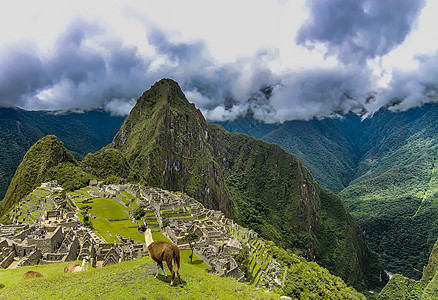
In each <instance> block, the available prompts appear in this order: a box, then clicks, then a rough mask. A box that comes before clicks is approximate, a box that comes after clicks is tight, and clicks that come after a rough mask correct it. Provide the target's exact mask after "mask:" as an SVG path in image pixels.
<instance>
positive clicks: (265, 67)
mask: <svg viewBox="0 0 438 300" xmlns="http://www.w3.org/2000/svg"><path fill="white" fill-rule="evenodd" d="M436 13H438V1H434V0H289V1H287V0H257V1H254V0H252V1H251V0H239V1H231V0H221V1H216V0H215V1H206V0H185V1H181V0H160V1H147V0H142V1H121V0H120V1H111V0H109V1H89V0H88V1H82V0H76V1H46V0H39V1H30V0H29V1H21V0H16V1H3V0H0V103H3V105H4V104H6V105H15V106H18V107H21V108H24V109H32V110H35V109H44V110H54V109H69V108H82V109H90V108H102V107H104V108H105V109H107V110H109V111H111V112H113V113H119V114H127V113H128V112H129V110H130V108H131V107H132V106H133V104H134V103H135V100H136V99H137V98H138V97H139V96H140V95H141V94H142V92H143V91H145V90H146V89H148V88H149V87H150V86H151V85H152V84H153V83H154V82H156V81H157V80H159V79H161V78H163V77H169V78H173V79H175V80H176V81H178V83H179V84H180V85H181V87H182V89H183V90H184V92H185V94H186V96H187V98H188V99H189V100H190V101H191V102H194V103H195V104H196V106H197V107H198V108H200V109H201V111H202V112H203V114H204V115H205V117H207V118H208V119H209V120H214V121H217V120H229V119H233V118H236V117H238V116H243V115H246V114H251V115H253V116H254V117H255V118H257V119H260V120H264V121H266V122H283V121H286V120H296V119H299V120H308V119H311V118H314V117H330V116H335V115H339V114H343V113H347V112H349V111H353V112H361V113H364V112H366V111H367V112H368V114H372V113H373V112H374V111H376V110H377V109H379V108H380V107H382V106H385V105H387V106H390V107H391V109H394V110H406V109H409V108H411V107H415V106H418V105H421V104H423V103H426V102H431V101H438V100H437V99H438V96H437V95H436V93H437V89H438V30H436V27H437V26H436V25H437V24H436V23H437V21H436Z"/></svg>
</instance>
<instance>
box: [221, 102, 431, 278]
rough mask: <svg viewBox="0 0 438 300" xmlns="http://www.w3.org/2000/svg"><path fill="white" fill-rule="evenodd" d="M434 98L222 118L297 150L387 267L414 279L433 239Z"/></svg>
mask: <svg viewBox="0 0 438 300" xmlns="http://www.w3.org/2000/svg"><path fill="white" fill-rule="evenodd" d="M437 119H438V103H430V104H426V105H424V106H422V107H418V108H414V109H411V110H408V111H405V112H392V111H389V110H387V109H381V110H380V111H378V112H377V113H375V114H374V116H373V117H370V118H367V119H365V120H363V121H362V120H361V119H360V118H359V117H358V116H355V115H353V114H350V115H346V116H344V118H342V119H323V120H311V121H307V122H303V121H290V122H285V123H283V124H276V125H275V126H274V125H270V124H263V123H260V122H257V121H254V120H253V119H251V118H242V119H238V120H235V121H233V122H226V123H221V125H223V126H224V127H225V128H227V129H228V130H230V131H238V132H244V133H248V134H251V135H253V136H255V137H257V138H260V139H262V140H265V141H267V142H270V143H275V144H278V145H280V146H281V147H283V148H284V149H285V150H287V151H288V152H291V153H294V154H296V155H297V157H298V158H299V159H300V160H301V161H303V163H304V165H306V167H308V168H309V170H310V172H311V173H312V175H313V176H314V177H315V179H316V180H317V181H318V182H319V183H320V184H321V185H322V186H323V187H325V188H328V189H330V190H332V191H334V192H336V193H338V194H339V195H340V197H341V198H342V199H343V200H344V202H345V204H346V206H347V207H348V209H349V211H350V212H351V214H352V215H353V216H354V217H355V219H356V220H357V221H358V222H359V224H360V225H361V227H362V228H363V229H364V230H365V232H366V234H367V237H368V239H369V241H370V243H371V245H372V247H373V249H375V250H376V251H377V252H378V253H380V254H381V255H382V257H383V260H384V262H385V265H386V267H387V268H388V270H389V271H391V272H400V273H402V274H404V275H405V276H409V277H411V278H417V279H418V278H419V276H420V275H421V273H420V272H418V271H416V270H421V268H422V266H423V265H425V264H426V263H427V257H428V255H429V253H430V251H431V250H432V246H433V245H434V243H435V241H436V240H437V238H438V230H437V228H438V213H437V212H438V193H437V192H438V178H437V173H436V160H437V157H438V126H437V125H436V124H437V123H436V120H437Z"/></svg>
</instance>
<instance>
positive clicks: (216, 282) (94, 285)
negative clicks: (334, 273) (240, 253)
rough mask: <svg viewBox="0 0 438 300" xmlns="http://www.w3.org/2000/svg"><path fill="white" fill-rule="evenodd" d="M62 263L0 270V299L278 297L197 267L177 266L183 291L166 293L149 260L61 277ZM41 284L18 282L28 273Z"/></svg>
mask: <svg viewBox="0 0 438 300" xmlns="http://www.w3.org/2000/svg"><path fill="white" fill-rule="evenodd" d="M66 264H67V263H59V264H53V265H44V266H32V267H22V268H18V269H15V270H0V284H2V287H3V288H0V299H279V298H280V297H279V295H277V294H274V293H266V292H264V291H263V290H260V289H256V288H253V287H251V286H248V285H245V284H241V283H238V282H236V281H235V280H233V279H230V278H220V277H218V276H215V275H211V274H208V273H207V272H205V271H203V270H201V269H200V268H199V266H198V265H197V264H193V265H191V264H189V263H186V262H185V261H184V259H183V262H182V264H181V272H180V273H181V278H182V280H183V284H184V288H180V287H179V286H174V287H171V286H170V285H169V282H170V278H169V277H168V278H165V277H164V276H163V275H159V276H158V277H157V278H154V277H153V275H152V274H154V273H155V270H156V269H155V264H154V263H153V261H152V260H151V259H150V258H149V257H144V258H140V259H137V260H134V261H128V262H124V263H120V264H116V265H112V266H108V267H105V268H100V269H92V268H91V269H89V270H88V271H84V272H79V273H72V274H64V273H63V268H64V266H65V265H66ZM30 269H32V270H35V271H38V272H40V273H41V274H43V275H44V277H42V278H35V279H27V280H21V276H22V275H23V274H24V273H25V272H26V271H28V270H30Z"/></svg>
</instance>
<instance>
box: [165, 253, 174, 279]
mask: <svg viewBox="0 0 438 300" xmlns="http://www.w3.org/2000/svg"><path fill="white" fill-rule="evenodd" d="M166 263H167V267H168V268H169V270H170V274H171V280H170V285H174V284H175V271H173V266H172V259H167V260H166Z"/></svg>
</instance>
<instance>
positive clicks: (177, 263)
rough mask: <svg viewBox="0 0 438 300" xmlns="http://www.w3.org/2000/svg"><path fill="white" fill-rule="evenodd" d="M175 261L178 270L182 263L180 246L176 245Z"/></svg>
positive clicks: (174, 251) (174, 250)
mask: <svg viewBox="0 0 438 300" xmlns="http://www.w3.org/2000/svg"><path fill="white" fill-rule="evenodd" d="M173 261H174V262H175V267H176V270H177V271H178V270H179V263H180V253H179V248H178V246H175V248H174V249H173Z"/></svg>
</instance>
